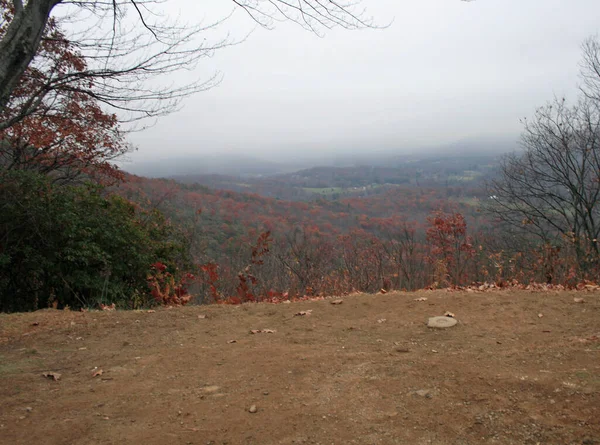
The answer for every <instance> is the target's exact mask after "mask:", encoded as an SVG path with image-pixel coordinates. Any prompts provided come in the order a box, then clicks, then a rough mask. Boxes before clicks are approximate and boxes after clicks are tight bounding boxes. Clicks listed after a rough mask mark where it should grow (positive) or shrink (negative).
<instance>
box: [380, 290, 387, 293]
mask: <svg viewBox="0 0 600 445" xmlns="http://www.w3.org/2000/svg"><path fill="white" fill-rule="evenodd" d="M379 292H380V293H382V294H387V291H386V290H385V289H379Z"/></svg>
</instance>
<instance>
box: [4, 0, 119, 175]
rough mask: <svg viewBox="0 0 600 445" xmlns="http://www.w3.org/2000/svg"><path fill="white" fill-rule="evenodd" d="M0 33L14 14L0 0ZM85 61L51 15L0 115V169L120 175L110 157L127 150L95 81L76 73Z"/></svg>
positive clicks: (81, 69) (117, 124) (113, 117)
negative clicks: (38, 43) (102, 100)
mask: <svg viewBox="0 0 600 445" xmlns="http://www.w3.org/2000/svg"><path fill="white" fill-rule="evenodd" d="M0 11H2V18H1V20H0V37H2V36H3V35H4V33H5V32H6V28H7V26H8V24H9V23H10V20H11V17H12V15H13V12H14V11H13V9H12V2H9V1H8V0H0ZM86 67H87V62H86V60H85V59H84V58H83V56H82V55H81V54H80V52H79V51H78V50H77V48H76V47H75V45H74V44H73V43H71V42H70V41H69V40H68V39H67V38H66V36H65V35H64V33H63V32H62V31H61V29H60V26H59V24H58V22H57V21H56V20H55V19H50V20H49V23H48V25H47V27H46V30H45V32H44V37H43V40H42V42H41V45H40V48H39V50H38V52H37V54H36V56H35V58H34V60H33V62H32V64H31V65H30V66H29V67H28V68H27V70H26V72H25V73H24V75H23V76H22V77H21V79H20V82H19V84H18V86H17V88H16V89H15V90H14V91H13V93H12V95H11V98H10V101H9V103H8V106H7V107H6V108H5V109H3V110H2V112H1V113H0V167H2V169H3V170H27V171H34V172H39V173H41V174H45V175H52V176H53V178H54V179H55V180H56V181H60V182H63V183H67V182H72V181H73V180H75V179H77V178H79V177H81V176H85V177H95V178H96V179H102V180H115V179H120V178H121V174H120V172H119V171H118V169H117V168H116V167H115V165H114V164H113V163H112V160H113V159H115V158H116V157H118V156H119V155H121V154H123V153H125V152H126V151H127V150H128V145H127V143H126V142H125V140H124V135H123V133H122V132H121V130H120V127H119V121H118V119H117V116H116V115H115V114H111V113H107V112H106V111H104V110H103V109H102V104H101V103H100V102H98V101H97V99H96V98H95V97H94V95H93V90H94V83H95V82H97V81H98V80H97V79H92V78H89V77H86V76H80V75H79V73H81V72H84V71H85V70H86Z"/></svg>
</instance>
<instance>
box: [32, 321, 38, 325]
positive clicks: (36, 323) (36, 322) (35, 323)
mask: <svg viewBox="0 0 600 445" xmlns="http://www.w3.org/2000/svg"><path fill="white" fill-rule="evenodd" d="M39 325H40V322H39V321H34V322H33V323H31V326H39Z"/></svg>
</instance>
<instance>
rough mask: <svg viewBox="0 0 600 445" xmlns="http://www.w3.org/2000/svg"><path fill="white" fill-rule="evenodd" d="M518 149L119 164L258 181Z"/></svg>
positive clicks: (479, 143) (464, 144) (473, 142)
mask: <svg viewBox="0 0 600 445" xmlns="http://www.w3.org/2000/svg"><path fill="white" fill-rule="evenodd" d="M517 148H518V144H517V142H516V138H478V139H469V140H465V141H460V142H455V143H452V144H447V145H444V146H437V147H427V148H421V149H414V150H392V149H373V150H365V151H360V152H357V151H352V152H339V151H338V152H336V153H326V154H323V155H320V156H317V155H312V156H310V155H304V154H299V153H295V154H289V153H288V154H286V155H280V156H279V157H278V158H277V159H276V160H270V159H262V158H260V157H257V156H248V155H240V154H231V153H228V154H213V155H189V156H181V155H177V156H173V157H168V158H161V159H148V160H142V161H138V160H136V161H134V162H127V161H123V162H122V165H121V166H122V168H123V170H125V171H127V172H129V173H133V174H136V175H140V176H147V177H151V178H158V177H162V178H177V179H182V178H186V182H189V180H190V178H191V177H197V176H204V175H224V176H230V177H238V178H261V177H265V176H275V175H281V174H288V173H292V172H296V171H300V170H305V169H310V168H313V167H316V166H319V167H353V166H374V167H378V166H380V167H401V166H405V165H406V163H407V162H423V161H427V160H428V159H432V160H433V159H435V160H436V161H439V160H440V159H443V158H456V157H457V156H458V157H478V156H482V157H485V158H487V157H490V156H495V155H499V154H502V153H507V152H511V151H514V150H516V149H517Z"/></svg>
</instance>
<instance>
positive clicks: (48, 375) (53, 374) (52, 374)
mask: <svg viewBox="0 0 600 445" xmlns="http://www.w3.org/2000/svg"><path fill="white" fill-rule="evenodd" d="M42 375H43V376H44V377H46V378H48V379H52V380H54V381H55V382H58V381H59V380H60V377H61V374H59V373H58V372H44V373H43V374H42Z"/></svg>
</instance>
